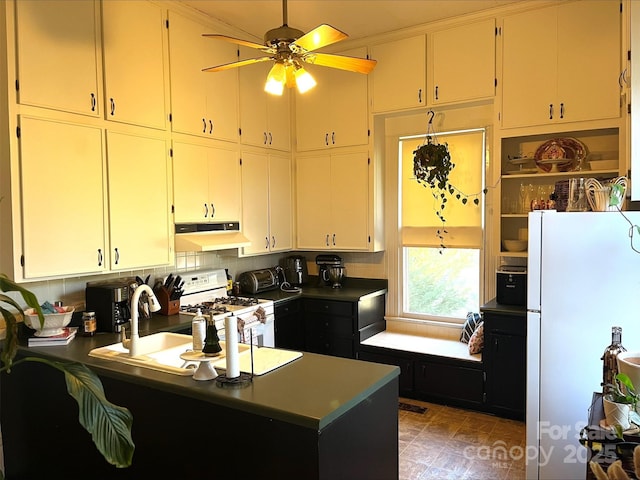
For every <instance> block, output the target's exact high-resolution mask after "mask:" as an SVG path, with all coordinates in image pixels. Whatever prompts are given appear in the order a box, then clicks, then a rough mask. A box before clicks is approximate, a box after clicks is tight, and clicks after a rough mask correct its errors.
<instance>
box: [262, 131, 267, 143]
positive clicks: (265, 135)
mask: <svg viewBox="0 0 640 480" xmlns="http://www.w3.org/2000/svg"><path fill="white" fill-rule="evenodd" d="M262 134H263V135H264V141H263V142H262V143H263V145H266V144H267V132H262Z"/></svg>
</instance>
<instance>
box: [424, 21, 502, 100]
mask: <svg viewBox="0 0 640 480" xmlns="http://www.w3.org/2000/svg"><path fill="white" fill-rule="evenodd" d="M495 23H496V22H495V20H494V19H493V18H490V19H487V20H483V21H481V22H476V23H471V24H465V25H460V26H457V27H453V28H448V29H446V30H440V31H437V32H434V33H432V34H431V35H430V49H429V53H430V55H429V57H428V64H429V66H430V68H428V69H427V70H428V76H429V83H430V85H429V99H428V103H429V104H430V105H439V104H444V103H453V102H464V101H471V100H478V99H483V98H490V97H493V96H494V95H495V81H496V60H495V59H496V55H495V51H496V40H495V39H496V24H495Z"/></svg>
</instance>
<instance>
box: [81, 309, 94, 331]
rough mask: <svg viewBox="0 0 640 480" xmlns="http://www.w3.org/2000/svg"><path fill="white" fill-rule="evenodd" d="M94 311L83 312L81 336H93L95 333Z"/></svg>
mask: <svg viewBox="0 0 640 480" xmlns="http://www.w3.org/2000/svg"><path fill="white" fill-rule="evenodd" d="M96 329H97V322H96V312H84V313H83V314H82V336H83V337H93V336H94V335H95V333H96Z"/></svg>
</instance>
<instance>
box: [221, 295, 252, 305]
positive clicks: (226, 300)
mask: <svg viewBox="0 0 640 480" xmlns="http://www.w3.org/2000/svg"><path fill="white" fill-rule="evenodd" d="M213 301H214V303H217V304H220V305H232V306H239V307H250V306H252V305H258V299H257V298H252V297H235V296H231V297H220V298H216V299H214V300H213Z"/></svg>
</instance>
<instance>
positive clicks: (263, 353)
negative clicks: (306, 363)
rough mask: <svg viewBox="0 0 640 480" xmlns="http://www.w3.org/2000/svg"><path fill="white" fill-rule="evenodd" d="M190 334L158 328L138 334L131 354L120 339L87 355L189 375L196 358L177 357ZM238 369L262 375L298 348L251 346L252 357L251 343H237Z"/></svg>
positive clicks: (218, 361) (220, 362)
mask: <svg viewBox="0 0 640 480" xmlns="http://www.w3.org/2000/svg"><path fill="white" fill-rule="evenodd" d="M220 346H221V347H222V352H220V355H219V356H217V357H214V358H215V359H214V360H212V362H211V364H212V365H213V367H214V368H215V369H216V370H219V369H221V370H224V369H225V368H226V364H227V362H226V358H225V342H224V341H220ZM192 348H193V343H192V338H191V335H183V334H180V333H171V332H160V333H154V334H152V335H147V336H145V337H140V340H139V343H138V351H139V354H138V355H136V356H135V357H132V356H131V355H130V354H129V350H127V349H126V348H124V347H123V346H122V342H118V343H114V344H111V345H106V346H104V347H99V348H94V349H93V350H91V351H90V352H89V356H91V357H96V358H101V359H103V360H108V361H111V362H119V363H126V364H127V365H135V366H137V367H143V368H149V369H151V370H158V371H160V372H165V373H172V374H174V375H193V372H194V369H195V368H197V367H198V362H197V361H185V360H183V359H182V358H180V355H182V354H183V353H185V352H190V351H192ZM238 350H239V358H238V360H239V365H240V371H242V372H245V373H251V372H252V370H253V372H254V374H255V375H264V374H265V373H268V372H270V371H272V370H275V369H276V368H279V367H281V366H282V365H286V364H287V363H290V362H292V361H293V360H296V359H297V358H300V357H301V356H302V353H301V352H295V351H291V350H280V349H278V348H269V347H254V348H253V360H252V358H251V357H252V352H251V346H250V345H246V344H244V343H239V344H238Z"/></svg>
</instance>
